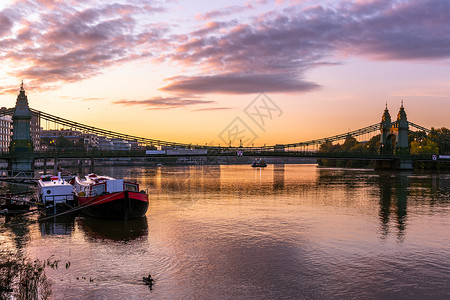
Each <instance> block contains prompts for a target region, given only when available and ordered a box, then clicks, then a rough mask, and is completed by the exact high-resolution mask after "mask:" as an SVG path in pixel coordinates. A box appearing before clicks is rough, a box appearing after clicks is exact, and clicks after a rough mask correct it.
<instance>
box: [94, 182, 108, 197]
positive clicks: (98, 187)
mask: <svg viewBox="0 0 450 300" xmlns="http://www.w3.org/2000/svg"><path fill="white" fill-rule="evenodd" d="M105 191H106V184H105V183H100V184H96V185H93V186H92V187H91V192H92V194H94V195H100V194H101V193H103V192H105Z"/></svg>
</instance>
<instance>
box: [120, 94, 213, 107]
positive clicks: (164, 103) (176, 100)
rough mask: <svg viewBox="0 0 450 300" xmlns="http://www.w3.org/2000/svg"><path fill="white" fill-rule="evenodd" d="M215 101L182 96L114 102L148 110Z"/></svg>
mask: <svg viewBox="0 0 450 300" xmlns="http://www.w3.org/2000/svg"><path fill="white" fill-rule="evenodd" d="M211 103H215V101H211V100H199V99H183V98H181V97H177V96H175V97H160V96H159V97H154V98H150V99H146V100H117V101H114V102H113V104H122V105H126V106H135V105H139V106H144V107H145V108H146V109H148V110H154V109H173V108H180V107H188V106H194V105H200V104H211Z"/></svg>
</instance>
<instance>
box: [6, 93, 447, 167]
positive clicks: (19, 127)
mask: <svg viewBox="0 0 450 300" xmlns="http://www.w3.org/2000/svg"><path fill="white" fill-rule="evenodd" d="M6 115H11V116H12V121H13V136H12V139H11V143H10V147H9V152H8V153H2V154H1V156H0V158H2V159H6V160H8V161H9V165H10V168H11V169H13V170H15V171H29V170H31V169H32V166H33V161H34V160H35V159H44V164H45V161H46V160H47V159H49V158H56V157H58V158H78V159H81V158H90V159H92V160H93V159H94V158H113V157H143V156H145V157H149V155H148V154H146V152H145V149H146V148H152V147H156V146H165V147H172V148H184V149H206V150H207V152H206V154H205V152H204V151H203V152H195V151H193V152H192V154H190V155H192V156H195V155H202V156H205V155H206V156H231V155H233V156H235V155H236V153H237V151H239V152H240V154H242V155H243V156H264V157H267V156H271V157H278V156H279V157H314V158H333V159H358V160H380V161H388V162H389V161H390V162H396V163H397V166H398V167H400V168H411V167H412V161H413V160H417V159H420V160H431V159H432V157H431V155H429V156H428V157H424V156H411V155H410V151H409V144H408V133H409V131H410V128H415V129H417V130H421V131H425V132H426V133H431V130H429V129H426V128H424V127H422V126H419V125H416V124H414V123H412V122H409V121H408V120H407V117H406V113H405V111H404V108H403V104H402V106H401V108H400V111H399V113H398V116H397V120H396V121H395V122H392V121H391V118H390V115H389V112H388V110H387V108H386V109H385V111H384V114H383V117H382V121H381V122H379V123H376V124H373V125H370V126H367V127H364V128H360V129H357V130H353V131H349V132H346V133H343V134H337V135H334V136H330V137H326V138H320V139H315V140H310V141H305V142H297V143H290V144H277V145H271V146H266V145H264V146H261V147H242V146H240V147H231V146H230V147H220V146H212V145H209V146H206V145H205V146H202V145H191V144H185V143H178V142H170V141H164V140H158V139H151V138H144V137H138V136H133V135H128V134H123V133H118V132H113V131H110V130H105V129H100V128H97V127H94V126H89V125H85V124H82V123H78V122H74V121H71V120H68V119H64V118H60V117H58V116H54V115H51V114H48V113H45V112H42V111H38V110H35V109H31V108H29V107H28V99H27V96H26V95H25V90H24V88H23V85H22V86H21V88H20V93H19V96H18V97H17V102H16V106H15V107H14V108H9V109H3V110H1V111H0V116H6ZM32 117H33V118H34V119H35V120H37V124H39V126H40V124H43V123H44V122H45V123H46V124H49V123H50V124H53V125H54V128H56V129H57V128H61V127H62V128H66V129H70V130H77V131H79V132H80V133H82V134H91V135H96V136H101V137H104V138H110V139H119V140H122V141H129V142H133V143H134V144H136V145H138V147H136V149H134V150H121V151H102V150H97V149H91V150H89V151H88V150H83V151H80V150H78V151H73V150H70V149H65V151H55V150H53V149H52V150H51V151H49V150H47V151H43V150H40V149H35V148H34V147H33V142H32V138H31V129H30V120H31V119H32ZM378 133H381V137H380V149H379V151H377V152H378V153H374V154H367V153H349V152H337V153H333V152H326V151H325V152H324V151H323V150H322V151H319V146H320V145H323V144H327V143H333V142H338V141H345V140H346V139H348V138H349V137H352V138H358V137H362V138H364V137H368V136H369V135H375V134H378ZM429 138H432V139H434V140H435V141H436V142H439V143H441V144H446V145H450V137H449V136H443V135H439V134H437V133H435V132H433V134H432V135H429ZM151 155H152V156H165V154H164V153H162V152H161V153H159V154H151ZM172 156H177V154H172ZM179 156H186V153H182V154H179ZM92 162H93V161H92Z"/></svg>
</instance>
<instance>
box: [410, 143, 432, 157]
mask: <svg viewBox="0 0 450 300" xmlns="http://www.w3.org/2000/svg"><path fill="white" fill-rule="evenodd" d="M410 153H411V154H416V155H426V154H438V153H439V147H438V144H437V143H435V142H431V141H428V140H425V141H423V142H422V143H420V142H418V141H412V142H411V150H410Z"/></svg>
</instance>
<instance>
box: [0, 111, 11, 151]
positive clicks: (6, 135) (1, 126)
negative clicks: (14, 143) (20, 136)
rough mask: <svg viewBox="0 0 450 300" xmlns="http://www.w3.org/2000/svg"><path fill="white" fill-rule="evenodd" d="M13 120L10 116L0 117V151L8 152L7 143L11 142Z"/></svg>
mask: <svg viewBox="0 0 450 300" xmlns="http://www.w3.org/2000/svg"><path fill="white" fill-rule="evenodd" d="M12 128H13V121H12V117H11V116H2V117H0V151H1V152H8V151H9V143H10V142H11V132H12Z"/></svg>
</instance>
